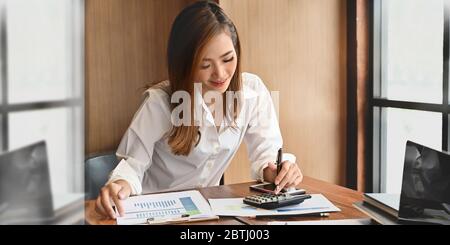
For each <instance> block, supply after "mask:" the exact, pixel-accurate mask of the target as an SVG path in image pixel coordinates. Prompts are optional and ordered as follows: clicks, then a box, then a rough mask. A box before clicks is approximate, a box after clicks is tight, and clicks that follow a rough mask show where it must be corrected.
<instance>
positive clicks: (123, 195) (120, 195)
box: [114, 186, 131, 216]
mask: <svg viewBox="0 0 450 245" xmlns="http://www.w3.org/2000/svg"><path fill="white" fill-rule="evenodd" d="M130 193H131V190H128V188H127V187H125V186H122V187H121V189H120V190H119V192H118V193H117V201H116V200H114V202H115V203H116V207H117V210H118V211H119V214H120V216H123V215H124V214H125V208H124V207H123V203H122V200H124V199H126V198H128V197H129V196H130ZM119 198H120V199H119Z"/></svg>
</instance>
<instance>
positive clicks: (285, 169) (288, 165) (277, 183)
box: [275, 161, 291, 185]
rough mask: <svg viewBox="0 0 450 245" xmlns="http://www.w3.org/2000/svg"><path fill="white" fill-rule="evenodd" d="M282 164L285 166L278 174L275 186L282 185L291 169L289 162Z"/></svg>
mask: <svg viewBox="0 0 450 245" xmlns="http://www.w3.org/2000/svg"><path fill="white" fill-rule="evenodd" d="M282 164H283V165H282V166H281V171H280V172H279V173H278V175H277V177H276V178H275V185H280V182H281V180H282V179H283V178H284V176H285V175H286V174H287V173H288V171H289V168H290V167H291V164H290V163H289V162H287V161H286V162H283V163H282Z"/></svg>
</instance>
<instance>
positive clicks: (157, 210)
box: [133, 197, 200, 218]
mask: <svg viewBox="0 0 450 245" xmlns="http://www.w3.org/2000/svg"><path fill="white" fill-rule="evenodd" d="M133 204H134V209H135V211H134V213H135V214H136V218H150V217H168V216H175V217H176V216H179V215H183V214H189V215H195V214H199V213H200V210H198V208H197V206H195V204H194V202H193V201H192V198H191V197H182V198H177V199H166V200H158V201H151V200H150V201H140V202H139V201H137V202H135V203H133Z"/></svg>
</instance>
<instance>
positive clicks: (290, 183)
mask: <svg viewBox="0 0 450 245" xmlns="http://www.w3.org/2000/svg"><path fill="white" fill-rule="evenodd" d="M299 177H300V174H299V173H298V171H294V173H293V174H292V178H290V180H289V181H288V183H287V184H286V186H285V188H291V187H295V186H296V184H295V183H296V181H297V179H298V178H299Z"/></svg>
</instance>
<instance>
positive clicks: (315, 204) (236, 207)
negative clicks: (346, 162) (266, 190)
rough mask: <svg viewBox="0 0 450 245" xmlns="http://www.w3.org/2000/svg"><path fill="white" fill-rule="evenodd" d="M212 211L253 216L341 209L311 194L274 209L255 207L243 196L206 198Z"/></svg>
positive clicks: (230, 214) (218, 213)
mask: <svg viewBox="0 0 450 245" xmlns="http://www.w3.org/2000/svg"><path fill="white" fill-rule="evenodd" d="M208 201H209V204H210V205H211V209H212V212H213V213H214V214H215V215H221V216H240V217H254V216H264V215H296V214H297V215H298V214H312V213H329V212H338V211H341V210H340V209H339V208H338V207H336V206H334V205H333V203H331V202H330V201H329V200H328V199H327V198H326V197H324V196H323V195H322V194H311V198H310V199H307V200H305V201H304V202H302V203H300V204H297V205H292V206H286V207H282V208H278V209H274V210H267V209H261V208H256V207H253V206H250V205H247V204H245V203H243V198H221V199H208Z"/></svg>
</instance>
